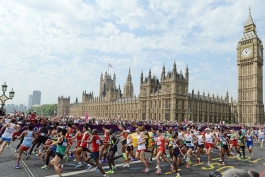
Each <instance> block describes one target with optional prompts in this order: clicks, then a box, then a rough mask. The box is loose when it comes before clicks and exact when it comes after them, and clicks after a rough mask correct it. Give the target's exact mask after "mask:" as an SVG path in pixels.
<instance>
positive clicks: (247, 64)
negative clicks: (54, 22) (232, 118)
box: [237, 8, 264, 123]
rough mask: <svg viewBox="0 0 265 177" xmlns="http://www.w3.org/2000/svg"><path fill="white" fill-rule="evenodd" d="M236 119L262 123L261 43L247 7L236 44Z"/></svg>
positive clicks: (244, 121)
mask: <svg viewBox="0 0 265 177" xmlns="http://www.w3.org/2000/svg"><path fill="white" fill-rule="evenodd" d="M237 65H238V121H239V122H243V123H263V121H264V118H263V115H264V105H263V69H262V67H263V44H262V41H261V40H260V38H259V37H258V36H257V32H256V25H255V23H254V21H253V19H252V16H251V9H250V8H249V14H248V19H247V21H246V23H245V25H244V32H243V37H242V38H241V39H240V41H239V42H238V46H237Z"/></svg>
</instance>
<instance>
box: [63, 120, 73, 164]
mask: <svg viewBox="0 0 265 177" xmlns="http://www.w3.org/2000/svg"><path fill="white" fill-rule="evenodd" d="M73 136H74V129H73V128H72V124H68V127H67V133H66V135H65V138H66V139H67V141H68V146H67V149H66V152H65V156H64V158H65V160H66V162H68V161H69V149H71V146H72V145H73V140H72V137H73Z"/></svg>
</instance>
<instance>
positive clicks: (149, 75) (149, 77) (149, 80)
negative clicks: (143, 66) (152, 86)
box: [148, 69, 152, 83]
mask: <svg viewBox="0 0 265 177" xmlns="http://www.w3.org/2000/svg"><path fill="white" fill-rule="evenodd" d="M151 77H152V75H151V69H149V73H148V82H149V83H151Z"/></svg>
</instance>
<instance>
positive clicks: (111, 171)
mask: <svg viewBox="0 0 265 177" xmlns="http://www.w3.org/2000/svg"><path fill="white" fill-rule="evenodd" d="M106 173H107V174H114V170H110V171H107V172H106Z"/></svg>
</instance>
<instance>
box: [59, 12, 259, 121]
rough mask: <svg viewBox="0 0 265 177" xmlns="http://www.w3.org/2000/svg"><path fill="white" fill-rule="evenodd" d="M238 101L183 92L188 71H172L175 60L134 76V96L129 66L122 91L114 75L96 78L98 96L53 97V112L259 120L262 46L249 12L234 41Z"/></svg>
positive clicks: (161, 119) (186, 88)
mask: <svg viewBox="0 0 265 177" xmlns="http://www.w3.org/2000/svg"><path fill="white" fill-rule="evenodd" d="M237 65H238V99H237V101H234V100H233V98H232V97H231V96H229V93H228V91H227V93H226V95H224V96H220V95H210V94H209V93H205V92H202V93H201V92H199V91H197V92H194V90H192V92H191V93H189V92H188V91H189V69H188V67H187V68H186V70H185V72H183V73H182V71H178V70H177V66H176V63H175V62H174V63H173V66H172V69H171V70H170V71H167V72H166V68H165V66H162V71H161V76H160V78H158V77H155V76H152V72H151V70H149V73H148V75H147V76H146V77H144V75H143V72H142V73H141V75H140V79H139V81H140V93H139V95H138V96H135V95H134V87H133V83H132V78H131V71H130V69H129V71H128V75H127V79H126V84H125V85H124V87H123V91H122V89H121V88H120V86H118V87H117V85H116V75H115V74H114V75H113V77H112V76H111V75H110V74H108V73H107V72H106V73H105V74H104V75H103V74H101V76H100V85H99V96H94V94H93V92H89V93H87V92H86V91H84V92H83V93H82V102H78V101H77V100H76V102H75V103H70V97H62V96H61V97H58V105H57V109H58V110H57V113H58V115H71V116H75V115H76V116H85V113H86V112H88V113H89V116H90V117H104V118H110V117H121V118H125V119H137V120H145V119H153V120H159V121H165V120H169V121H175V120H176V121H184V120H185V119H188V120H191V121H193V122H214V123H216V122H220V121H228V122H232V123H234V122H241V123H250V124H252V123H263V122H264V105H263V69H262V67H263V44H262V42H261V40H260V38H259V37H258V36H257V32H256V25H255V23H254V21H253V19H252V16H251V12H250V10H249V15H248V19H247V21H246V23H245V25H244V32H243V37H242V38H241V39H240V40H239V42H238V45H237Z"/></svg>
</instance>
